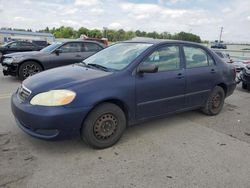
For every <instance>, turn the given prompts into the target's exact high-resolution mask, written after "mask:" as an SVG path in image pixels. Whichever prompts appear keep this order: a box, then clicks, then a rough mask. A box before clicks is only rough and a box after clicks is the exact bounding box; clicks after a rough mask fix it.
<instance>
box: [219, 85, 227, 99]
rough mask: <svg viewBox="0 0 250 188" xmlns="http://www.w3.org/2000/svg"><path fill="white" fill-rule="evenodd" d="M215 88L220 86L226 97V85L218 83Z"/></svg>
mask: <svg viewBox="0 0 250 188" xmlns="http://www.w3.org/2000/svg"><path fill="white" fill-rule="evenodd" d="M217 86H220V87H222V88H223V90H224V92H225V96H226V95H227V85H226V84H224V83H220V84H218V85H217Z"/></svg>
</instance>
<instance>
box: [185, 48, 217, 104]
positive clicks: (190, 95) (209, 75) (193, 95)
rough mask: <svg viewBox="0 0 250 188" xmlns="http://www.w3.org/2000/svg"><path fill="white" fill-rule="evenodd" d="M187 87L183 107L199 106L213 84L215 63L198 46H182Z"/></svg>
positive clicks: (215, 75)
mask: <svg viewBox="0 0 250 188" xmlns="http://www.w3.org/2000/svg"><path fill="white" fill-rule="evenodd" d="M183 50H184V55H185V62H186V77H187V86H186V87H187V89H186V100H185V107H187V108H189V107H195V106H201V105H203V104H204V103H205V101H206V100H207V98H208V96H209V94H210V92H211V90H212V89H213V87H214V85H215V80H216V77H217V73H216V71H217V70H216V65H215V62H214V60H213V59H212V58H211V57H210V55H209V54H208V53H207V52H206V51H205V50H203V49H201V48H199V47H192V46H184V47H183Z"/></svg>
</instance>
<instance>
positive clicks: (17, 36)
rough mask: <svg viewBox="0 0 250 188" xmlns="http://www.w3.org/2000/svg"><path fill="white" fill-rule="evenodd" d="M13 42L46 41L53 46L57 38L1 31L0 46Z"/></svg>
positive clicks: (47, 34) (46, 34)
mask: <svg viewBox="0 0 250 188" xmlns="http://www.w3.org/2000/svg"><path fill="white" fill-rule="evenodd" d="M13 40H25V41H46V42H47V43H50V44H51V43H52V42H54V41H55V37H54V35H53V34H51V33H39V32H29V31H13V30H0V44H3V43H5V42H8V41H13Z"/></svg>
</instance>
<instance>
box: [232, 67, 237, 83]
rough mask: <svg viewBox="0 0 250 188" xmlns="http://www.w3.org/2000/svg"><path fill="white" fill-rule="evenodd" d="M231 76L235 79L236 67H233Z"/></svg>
mask: <svg viewBox="0 0 250 188" xmlns="http://www.w3.org/2000/svg"><path fill="white" fill-rule="evenodd" d="M233 76H234V80H235V79H236V76H237V71H236V68H235V67H233Z"/></svg>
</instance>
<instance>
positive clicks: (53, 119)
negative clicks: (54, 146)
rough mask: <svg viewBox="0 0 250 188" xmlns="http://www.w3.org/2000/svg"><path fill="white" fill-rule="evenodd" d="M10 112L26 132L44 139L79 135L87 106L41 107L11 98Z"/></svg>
mask: <svg viewBox="0 0 250 188" xmlns="http://www.w3.org/2000/svg"><path fill="white" fill-rule="evenodd" d="M11 109H12V113H13V115H14V116H15V118H16V122H17V125H18V126H19V127H20V128H21V129H22V130H23V131H24V132H25V133H27V134H29V135H31V136H33V137H36V138H40V139H45V140H62V139H69V138H72V137H76V136H79V135H80V129H81V125H82V122H83V120H84V119H85V117H86V115H87V113H88V112H89V110H90V109H89V108H68V107H62V106H61V107H43V106H33V105H30V104H29V103H22V102H20V100H19V98H18V97H17V95H16V94H13V95H12V98H11Z"/></svg>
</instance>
